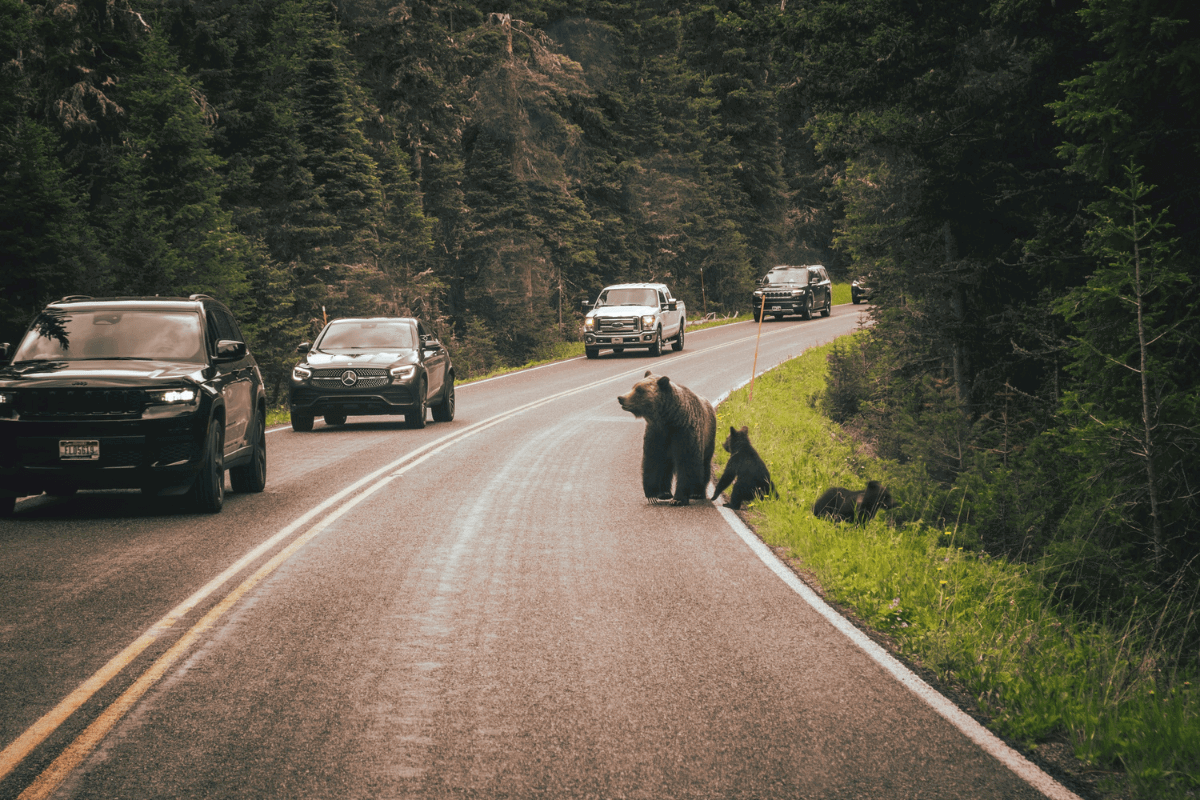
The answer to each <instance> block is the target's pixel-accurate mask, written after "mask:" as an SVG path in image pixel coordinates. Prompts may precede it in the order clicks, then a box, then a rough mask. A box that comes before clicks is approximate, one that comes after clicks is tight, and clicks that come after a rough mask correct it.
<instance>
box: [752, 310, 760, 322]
mask: <svg viewBox="0 0 1200 800" xmlns="http://www.w3.org/2000/svg"><path fill="white" fill-rule="evenodd" d="M753 314H754V321H755V322H758V321H759V320H761V319H762V312H761V311H759V310H758V309H757V308H756V309H754V311H753Z"/></svg>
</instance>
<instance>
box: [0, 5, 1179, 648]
mask: <svg viewBox="0 0 1200 800" xmlns="http://www.w3.org/2000/svg"><path fill="white" fill-rule="evenodd" d="M1194 16H1195V6H1194V4H1193V3H1191V2H1188V0H1137V1H1136V2H1135V1H1134V0H965V1H964V0H926V1H925V2H902V1H901V0H807V1H806V2H796V1H795V0H772V2H720V3H668V2H663V1H662V0H609V1H607V2H606V1H602V0H596V1H595V2H588V1H587V0H552V1H548V2H530V1H528V0H524V1H517V2H513V3H508V4H501V3H492V2H483V1H482V0H480V1H479V2H473V1H472V0H447V1H446V2H424V1H423V0H409V2H403V3H393V2H373V0H341V1H340V2H328V0H324V1H322V0H239V1H238V2H227V1H226V0H146V1H145V2H138V1H136V0H74V2H68V0H44V1H42V2H33V1H31V2H21V1H20V0H0V75H2V79H0V170H2V172H3V181H4V183H3V189H4V190H3V192H2V193H0V267H2V270H3V273H2V276H3V277H2V284H3V286H2V289H3V291H2V292H0V326H2V331H0V340H6V341H12V340H14V339H15V338H16V337H18V336H19V335H20V332H21V330H22V329H23V327H24V325H25V324H26V323H27V322H28V320H29V318H30V316H31V315H32V313H33V312H34V311H35V310H36V309H37V308H38V307H39V306H40V304H42V303H43V302H45V301H47V300H49V299H54V298H57V297H60V296H63V295H66V294H76V293H84V294H94V295H112V294H145V293H151V294H153V293H162V294H186V293H190V292H195V291H203V292H208V293H211V294H213V295H215V296H217V297H219V298H221V299H222V300H224V301H225V302H227V303H228V304H229V305H230V306H232V307H233V308H234V310H235V311H236V312H237V313H238V315H239V317H240V318H241V319H242V320H243V321H244V324H245V325H246V328H247V334H248V336H249V338H250V339H251V344H252V347H253V349H254V352H255V353H256V355H257V356H258V358H259V360H260V362H261V364H262V365H263V368H264V372H265V374H266V378H267V381H268V384H269V386H270V388H271V391H272V393H273V396H274V397H276V398H278V397H279V391H280V388H281V387H282V385H283V381H284V379H285V377H286V372H287V369H288V368H289V366H290V363H291V361H292V358H293V349H294V347H295V345H296V344H297V343H298V342H299V341H301V340H304V339H306V338H309V337H310V336H311V335H312V333H313V332H314V331H315V330H317V329H318V327H319V325H320V322H321V320H322V319H323V318H324V317H325V316H328V317H334V316H339V315H348V314H372V313H404V314H408V313H414V314H419V315H421V316H423V317H425V318H427V319H429V320H430V321H431V322H432V323H433V325H434V326H435V327H436V328H437V329H438V330H439V332H440V333H441V334H442V336H443V337H444V338H445V339H446V340H447V341H448V342H449V343H450V344H451V346H452V349H453V350H454V352H455V355H456V358H457V359H458V362H459V365H460V368H461V370H463V371H464V372H475V373H478V372H480V371H483V370H486V369H489V368H491V367H493V366H496V365H498V364H502V363H510V364H512V363H520V362H522V361H524V360H525V359H527V358H529V357H530V356H532V355H535V354H536V353H538V352H539V350H540V349H542V348H544V347H545V346H547V345H552V344H553V343H555V342H559V341H565V340H573V339H575V338H576V337H577V327H578V313H577V312H578V309H579V301H581V300H583V299H585V298H589V297H593V296H594V293H595V291H596V290H597V289H598V288H599V287H600V286H602V285H603V284H604V283H606V282H611V281H616V280H625V279H628V280H665V281H669V282H670V284H671V286H672V288H673V289H674V291H675V293H676V294H677V295H679V296H681V297H683V298H684V299H685V300H686V301H687V303H688V307H689V309H691V310H692V311H693V316H698V315H700V314H703V313H706V312H731V311H745V310H747V308H746V304H747V303H748V296H749V289H750V288H751V286H752V284H753V281H754V279H755V278H756V277H757V276H758V275H759V274H761V273H762V272H763V271H764V270H765V269H766V268H767V267H769V266H771V265H773V264H776V263H812V262H821V263H824V264H826V265H827V266H828V267H830V269H831V271H832V272H833V273H834V274H835V276H840V277H841V278H843V279H849V278H850V277H853V276H854V275H857V274H865V273H869V274H870V275H871V280H872V283H873V285H874V286H875V288H876V291H877V293H876V301H877V302H876V304H875V306H874V307H873V311H872V314H873V316H874V319H875V322H876V325H875V327H874V328H873V330H872V333H871V335H870V336H869V337H868V339H867V344H866V345H865V347H864V348H861V349H856V350H855V351H854V352H852V353H851V352H842V354H841V355H840V356H839V359H838V360H839V363H838V364H837V365H836V366H837V367H838V368H837V369H836V370H835V371H834V374H835V378H836V379H837V380H838V381H841V382H840V383H836V385H835V386H834V387H833V391H831V393H830V396H831V398H833V399H834V400H835V401H836V402H834V403H832V408H833V411H834V413H836V414H838V415H840V418H841V419H844V420H846V421H848V422H852V423H853V424H855V425H857V426H858V427H859V428H860V429H861V430H862V431H863V432H864V435H866V436H868V437H869V438H871V439H872V440H873V441H874V442H875V444H876V447H877V448H878V450H879V452H880V454H881V455H883V456H885V457H888V458H892V459H894V460H896V461H897V462H899V463H902V464H903V463H911V464H919V465H921V469H922V470H925V472H924V473H923V475H924V477H925V479H928V481H930V482H931V483H934V484H936V485H938V486H942V487H946V488H947V490H951V489H954V490H961V491H962V492H963V494H962V497H961V498H960V500H962V501H963V502H962V505H960V506H959V507H960V508H963V509H965V510H964V511H963V512H962V513H964V514H967V515H968V516H969V515H970V514H971V513H972V511H971V510H972V509H986V518H984V517H980V516H978V514H977V517H978V518H973V522H974V523H975V524H977V525H978V526H979V530H980V531H981V537H982V540H983V543H984V544H985V545H986V546H988V547H990V548H993V549H997V550H1004V551H1006V552H1009V553H1011V554H1015V555H1018V556H1020V555H1029V554H1038V555H1040V554H1042V553H1043V552H1045V551H1046V550H1047V548H1051V547H1052V546H1054V545H1055V543H1056V542H1057V543H1059V544H1060V546H1061V547H1063V548H1065V549H1064V550H1063V556H1062V557H1063V563H1067V564H1071V565H1072V570H1075V571H1074V572H1072V573H1071V575H1074V576H1075V577H1073V578H1070V580H1067V579H1066V578H1064V580H1065V581H1067V582H1068V583H1071V582H1072V581H1073V583H1071V585H1072V586H1074V587H1075V588H1074V589H1073V590H1072V591H1076V592H1077V593H1079V594H1083V595H1088V596H1089V597H1091V599H1092V601H1093V602H1094V601H1096V600H1097V599H1098V598H1104V600H1105V602H1107V601H1113V600H1114V598H1120V597H1123V596H1125V595H1128V594H1130V589H1129V587H1130V585H1131V581H1134V580H1136V581H1141V582H1142V583H1139V584H1138V585H1145V586H1149V587H1158V588H1161V587H1164V586H1175V587H1176V588H1177V589H1178V588H1179V584H1171V583H1170V581H1169V580H1167V579H1166V578H1165V577H1164V576H1180V575H1184V576H1189V580H1188V581H1185V582H1184V584H1183V585H1186V586H1188V587H1191V589H1188V590H1186V591H1191V590H1193V589H1195V587H1196V585H1197V584H1196V582H1195V579H1194V576H1195V570H1194V569H1192V568H1191V567H1194V564H1193V560H1194V559H1195V557H1196V555H1197V553H1200V532H1198V530H1197V527H1198V523H1197V517H1198V516H1200V515H1198V514H1197V511H1198V503H1200V501H1198V499H1197V493H1198V492H1200V469H1198V467H1197V464H1200V446H1198V444H1200V432H1198V431H1197V418H1198V413H1197V412H1198V410H1200V409H1198V408H1197V405H1198V403H1200V390H1198V386H1197V382H1198V380H1200V369H1198V368H1197V367H1198V366H1200V358H1198V357H1197V355H1198V343H1197V333H1198V329H1200V328H1198V322H1197V319H1198V317H1197V311H1196V307H1197V303H1196V299H1197V294H1198V289H1197V286H1196V277H1197V275H1198V273H1200V257H1198V256H1197V252H1198V247H1200V222H1198V219H1200V217H1198V214H1200V186H1198V183H1197V180H1196V178H1197V176H1198V175H1200V107H1198V103H1200V90H1198V89H1197V87H1198V86H1200V82H1198V81H1197V77H1198V75H1200V31H1198V30H1197V22H1196V21H1195V20H1194V19H1193V17H1194ZM839 376H840V377H839ZM968 500H969V501H970V502H967V501H968ZM953 505H954V504H953V503H948V507H949V506H953ZM1064 529H1069V530H1070V531H1071V533H1072V536H1070V537H1067V538H1069V539H1070V541H1072V542H1073V544H1071V545H1070V546H1069V547H1068V546H1066V545H1061V542H1062V541H1063V537H1062V535H1061V534H1062V532H1063V530H1064ZM1075 534H1078V535H1075ZM1080 564H1084V565H1085V567H1084V568H1082V571H1081V568H1080V567H1079V565H1080ZM1131 564H1134V565H1138V566H1139V570H1140V571H1136V575H1134V576H1132V577H1131V574H1130V572H1129V565H1131ZM1192 606H1194V601H1193V602H1192V603H1189V607H1192ZM1189 625H1190V622H1189Z"/></svg>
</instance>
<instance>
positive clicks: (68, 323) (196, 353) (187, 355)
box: [13, 308, 206, 364]
mask: <svg viewBox="0 0 1200 800" xmlns="http://www.w3.org/2000/svg"><path fill="white" fill-rule="evenodd" d="M203 330H204V329H203V326H202V324H201V321H200V315H199V314H197V313H195V312H191V311H174V310H171V311H168V310H163V309H130V308H124V309H112V308H103V309H100V308H98V309H71V310H70V311H66V310H62V309H50V310H47V311H43V312H42V313H41V314H39V315H38V318H37V319H36V320H35V321H34V323H33V326H32V327H31V328H30V329H29V332H28V333H26V334H25V338H24V339H22V340H21V345H20V347H18V348H17V352H16V353H15V354H14V356H13V361H14V362H18V361H99V360H114V359H115V360H122V359H124V360H138V361H190V362H195V363H198V364H203V363H205V362H206V358H205V354H204V333H203Z"/></svg>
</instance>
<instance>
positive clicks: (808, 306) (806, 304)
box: [800, 294, 813, 319]
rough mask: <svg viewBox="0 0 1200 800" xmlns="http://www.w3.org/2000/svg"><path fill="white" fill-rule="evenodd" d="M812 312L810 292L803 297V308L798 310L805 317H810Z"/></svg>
mask: <svg viewBox="0 0 1200 800" xmlns="http://www.w3.org/2000/svg"><path fill="white" fill-rule="evenodd" d="M812 312H813V307H812V295H811V294H810V295H808V296H807V297H805V298H804V309H803V310H802V311H801V312H800V314H801V316H803V317H804V318H805V319H812Z"/></svg>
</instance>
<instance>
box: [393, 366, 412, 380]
mask: <svg viewBox="0 0 1200 800" xmlns="http://www.w3.org/2000/svg"><path fill="white" fill-rule="evenodd" d="M388 374H389V375H391V376H392V381H393V382H395V381H407V380H411V379H412V376H413V375H416V374H417V368H416V367H415V366H414V365H412V364H405V365H403V366H400V367H392V368H391V369H389V370H388Z"/></svg>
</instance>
